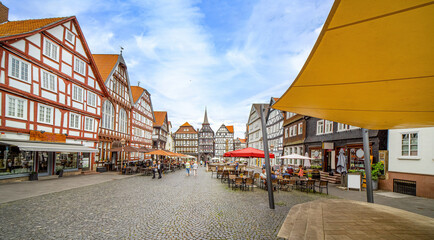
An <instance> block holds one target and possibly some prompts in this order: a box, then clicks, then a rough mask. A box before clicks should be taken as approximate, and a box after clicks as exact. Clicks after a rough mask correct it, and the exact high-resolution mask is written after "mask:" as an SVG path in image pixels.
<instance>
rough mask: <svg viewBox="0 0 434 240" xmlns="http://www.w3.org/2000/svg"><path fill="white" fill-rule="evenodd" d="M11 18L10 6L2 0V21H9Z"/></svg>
mask: <svg viewBox="0 0 434 240" xmlns="http://www.w3.org/2000/svg"><path fill="white" fill-rule="evenodd" d="M8 18H9V8H7V7H6V6H5V5H3V3H2V2H0V23H4V22H7V21H8Z"/></svg>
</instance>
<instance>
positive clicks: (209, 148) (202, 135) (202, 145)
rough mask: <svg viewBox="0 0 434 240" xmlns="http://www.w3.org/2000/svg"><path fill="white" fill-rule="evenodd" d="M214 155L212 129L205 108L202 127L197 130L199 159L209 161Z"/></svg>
mask: <svg viewBox="0 0 434 240" xmlns="http://www.w3.org/2000/svg"><path fill="white" fill-rule="evenodd" d="M213 157H214V131H213V130H212V129H211V126H210V124H209V122H208V114H207V111H206V108H205V116H204V118H203V123H202V128H201V129H200V130H199V159H198V160H199V161H200V160H202V161H210V160H211V158H213Z"/></svg>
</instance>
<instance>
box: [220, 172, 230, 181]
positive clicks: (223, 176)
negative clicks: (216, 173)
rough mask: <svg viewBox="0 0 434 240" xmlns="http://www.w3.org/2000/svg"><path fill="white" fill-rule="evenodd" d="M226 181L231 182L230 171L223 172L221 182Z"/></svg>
mask: <svg viewBox="0 0 434 240" xmlns="http://www.w3.org/2000/svg"><path fill="white" fill-rule="evenodd" d="M226 180H229V171H223V174H222V177H221V182H225V181H226Z"/></svg>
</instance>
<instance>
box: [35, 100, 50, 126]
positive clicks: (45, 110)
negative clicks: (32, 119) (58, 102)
mask: <svg viewBox="0 0 434 240" xmlns="http://www.w3.org/2000/svg"><path fill="white" fill-rule="evenodd" d="M38 122H40V123H47V124H53V108H52V107H49V106H45V105H41V104H39V114H38Z"/></svg>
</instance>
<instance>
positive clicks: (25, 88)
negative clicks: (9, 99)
mask: <svg viewBox="0 0 434 240" xmlns="http://www.w3.org/2000/svg"><path fill="white" fill-rule="evenodd" d="M9 86H11V87H14V88H17V89H20V90H22V91H26V92H30V84H27V83H24V82H21V81H17V80H15V79H12V78H9Z"/></svg>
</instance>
